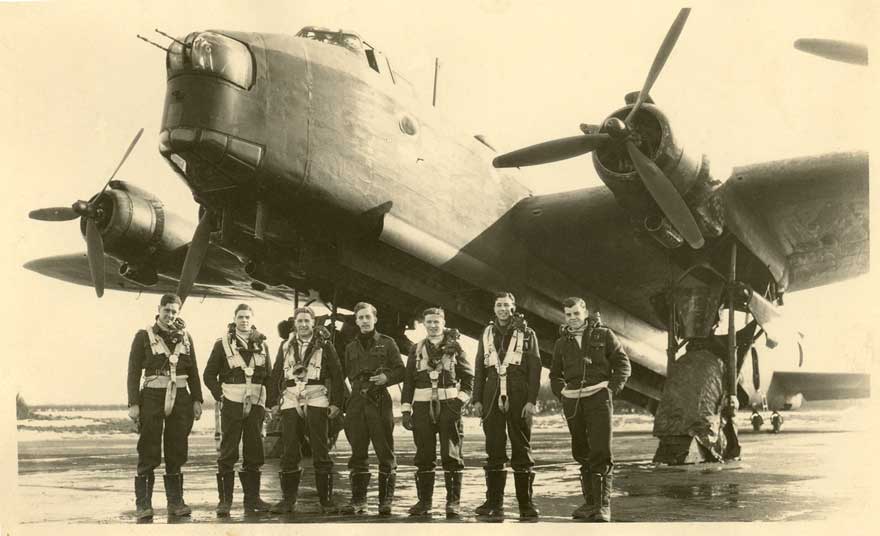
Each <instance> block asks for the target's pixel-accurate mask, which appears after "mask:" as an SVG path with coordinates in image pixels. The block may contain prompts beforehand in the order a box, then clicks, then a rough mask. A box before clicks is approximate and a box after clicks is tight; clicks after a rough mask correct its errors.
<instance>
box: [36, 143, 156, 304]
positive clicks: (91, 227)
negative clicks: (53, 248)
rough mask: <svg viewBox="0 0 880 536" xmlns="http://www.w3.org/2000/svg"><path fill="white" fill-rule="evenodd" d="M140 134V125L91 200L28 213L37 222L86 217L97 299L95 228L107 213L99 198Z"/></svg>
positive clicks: (100, 254) (100, 252) (100, 255)
mask: <svg viewBox="0 0 880 536" xmlns="http://www.w3.org/2000/svg"><path fill="white" fill-rule="evenodd" d="M143 133H144V129H143V128H142V129H140V130H138V132H137V134H135V136H134V139H133V140H131V143H130V144H129V145H128V149H126V150H125V154H123V155H122V159H121V160H120V161H119V164H118V165H117V166H116V169H114V170H113V173H112V174H111V175H110V178H109V179H107V182H106V183H105V184H104V187H103V188H101V190H100V191H99V192H98V193H96V194H95V195H94V196H92V198H91V200H89V201H82V200H79V201H76V202H75V203H73V204H72V205H71V206H69V207H49V208H40V209H36V210H32V211H30V212H29V213H28V217H29V218H31V219H32V220H39V221H70V220H75V219H76V218H82V219H84V220H85V228H86V229H85V230H86V232H85V239H86V254H87V255H88V258H89V272H91V275H92V284H93V285H94V286H95V294H97V295H98V297H99V298H100V297H101V296H103V295H104V239H103V238H102V237H101V231H100V229H98V222H99V221H101V220H102V219H103V218H104V217H105V215H106V212H105V209H104V208H103V207H101V206H100V205H99V201H100V200H101V194H103V193H104V191H105V190H106V189H107V187H108V186H109V185H110V182H112V181H113V179H114V178H115V177H116V173H118V172H119V169H120V168H121V167H122V164H124V163H125V161H126V160H127V159H128V156H129V155H130V154H131V151H132V150H133V149H134V146H135V145H137V142H138V140H139V139H141V134H143Z"/></svg>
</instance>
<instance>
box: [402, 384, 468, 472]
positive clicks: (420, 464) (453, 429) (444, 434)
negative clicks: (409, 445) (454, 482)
mask: <svg viewBox="0 0 880 536" xmlns="http://www.w3.org/2000/svg"><path fill="white" fill-rule="evenodd" d="M430 404H431V403H430V402H413V413H412V419H413V430H412V433H413V441H414V442H415V444H416V455H415V457H414V458H413V465H415V466H416V468H418V470H419V471H433V470H434V469H435V468H436V466H437V435H439V436H440V463H441V465H442V466H443V470H444V471H461V470H463V469H464V456H463V455H462V439H463V437H464V427H463V425H462V422H461V407H462V405H463V404H462V403H461V401H460V400H458V399H457V398H455V399H452V400H441V401H440V414H439V415H438V416H437V422H436V423H434V422H433V421H432V420H431V413H430Z"/></svg>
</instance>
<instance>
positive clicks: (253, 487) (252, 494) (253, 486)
mask: <svg viewBox="0 0 880 536" xmlns="http://www.w3.org/2000/svg"><path fill="white" fill-rule="evenodd" d="M238 479H239V480H241V488H242V489H243V490H244V501H242V502H243V503H244V512H245V513H246V514H262V513H265V512H268V511H269V508H271V507H272V505H271V504H269V503H267V502H266V501H264V500H263V499H261V498H260V472H259V471H239V472H238Z"/></svg>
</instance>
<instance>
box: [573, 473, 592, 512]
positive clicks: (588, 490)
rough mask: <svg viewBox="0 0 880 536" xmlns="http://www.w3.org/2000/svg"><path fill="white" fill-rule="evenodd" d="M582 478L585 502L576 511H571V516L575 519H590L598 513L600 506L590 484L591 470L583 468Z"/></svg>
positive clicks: (582, 491) (582, 492)
mask: <svg viewBox="0 0 880 536" xmlns="http://www.w3.org/2000/svg"><path fill="white" fill-rule="evenodd" d="M580 480H581V494H582V495H583V496H584V504H582V505H580V506H578V507H577V508H576V509H575V511H574V512H572V513H571V517H572V518H574V519H589V518H590V517H591V516H592V515H593V514H595V513H596V510H597V507H598V505H597V504H596V499H595V498H594V497H593V489H592V487H591V486H590V472H589V470H583V469H581V475H580Z"/></svg>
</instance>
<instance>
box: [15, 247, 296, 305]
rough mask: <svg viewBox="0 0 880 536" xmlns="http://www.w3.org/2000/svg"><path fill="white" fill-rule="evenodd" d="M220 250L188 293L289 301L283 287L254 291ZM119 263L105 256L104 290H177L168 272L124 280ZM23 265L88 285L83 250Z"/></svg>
mask: <svg viewBox="0 0 880 536" xmlns="http://www.w3.org/2000/svg"><path fill="white" fill-rule="evenodd" d="M221 256H222V253H221V252H217V251H216V250H214V251H213V252H212V253H210V254H209V256H208V258H207V260H206V262H205V266H203V268H202V271H201V273H200V274H199V277H198V279H197V280H196V284H195V286H194V287H193V290H192V292H191V293H190V295H191V296H195V297H199V296H202V297H204V296H210V297H214V298H228V299H249V298H253V297H258V298H264V299H271V300H276V301H292V300H293V298H294V295H295V291H293V290H290V289H287V288H286V287H271V288H267V289H266V290H265V291H257V290H254V289H253V288H251V285H250V281H249V280H247V279H246V278H245V277H241V278H238V277H236V275H235V274H234V273H233V272H229V271H227V270H226V269H225V264H226V263H224V262H223V261H222V259H220V257H221ZM121 264H122V263H121V262H120V261H118V260H117V259H115V258H113V257H111V256H109V255H105V256H104V268H105V269H104V273H105V278H106V279H105V286H106V288H107V289H114V290H121V291H124V292H146V293H150V294H165V293H174V292H175V291H176V290H177V280H176V279H174V278H172V277H168V276H167V275H163V274H159V280H158V282H157V283H156V284H154V285H150V286H146V285H141V284H139V283H136V282H134V281H131V280H129V279H126V278H125V277H122V276H121V275H119V267H120V266H121ZM24 267H25V268H27V269H28V270H31V271H33V272H37V273H39V274H42V275H45V276H48V277H52V278H55V279H60V280H62V281H67V282H68V283H74V284H77V285H84V286H88V287H91V286H92V278H91V275H90V273H89V261H88V259H87V258H86V254H85V253H74V254H68V255H56V256H54V257H45V258H42V259H36V260H33V261H30V262H28V263H26V264H25V265H24Z"/></svg>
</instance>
